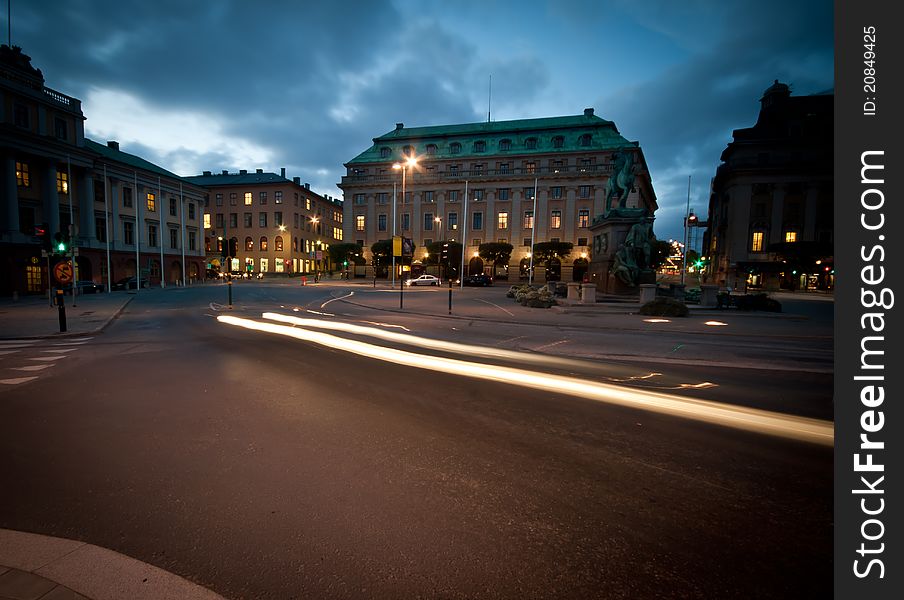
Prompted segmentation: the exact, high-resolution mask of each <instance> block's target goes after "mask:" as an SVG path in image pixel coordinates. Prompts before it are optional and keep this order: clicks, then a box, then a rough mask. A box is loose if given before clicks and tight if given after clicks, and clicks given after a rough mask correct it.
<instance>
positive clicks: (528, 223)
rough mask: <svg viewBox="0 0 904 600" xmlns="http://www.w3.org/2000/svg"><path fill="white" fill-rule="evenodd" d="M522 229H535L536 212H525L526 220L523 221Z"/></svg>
mask: <svg viewBox="0 0 904 600" xmlns="http://www.w3.org/2000/svg"><path fill="white" fill-rule="evenodd" d="M521 228H522V229H533V228H534V211H532V210H528V211H525V212H524V218H523V219H522V220H521Z"/></svg>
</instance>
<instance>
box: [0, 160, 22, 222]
mask: <svg viewBox="0 0 904 600" xmlns="http://www.w3.org/2000/svg"><path fill="white" fill-rule="evenodd" d="M3 166H4V169H3V173H2V178H3V184H2V189H3V191H4V195H5V196H6V198H7V201H6V210H5V211H4V212H3V215H2V217H3V224H2V226H0V232H6V233H8V234H9V236H10V237H12V236H15V235H16V234H17V233H18V232H19V186H18V184H17V183H16V158H15V157H14V156H6V157H5V158H4V165H3Z"/></svg>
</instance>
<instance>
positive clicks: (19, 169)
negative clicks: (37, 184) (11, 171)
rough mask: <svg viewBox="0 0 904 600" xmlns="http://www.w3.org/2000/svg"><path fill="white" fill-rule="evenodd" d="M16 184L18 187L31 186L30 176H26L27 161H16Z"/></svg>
mask: <svg viewBox="0 0 904 600" xmlns="http://www.w3.org/2000/svg"><path fill="white" fill-rule="evenodd" d="M16 185H18V186H19V187H31V178H30V177H29V176H28V163H22V162H17V163H16Z"/></svg>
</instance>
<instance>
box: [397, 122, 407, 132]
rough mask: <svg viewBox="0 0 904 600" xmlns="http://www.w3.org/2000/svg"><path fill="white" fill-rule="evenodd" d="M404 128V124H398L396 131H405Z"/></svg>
mask: <svg viewBox="0 0 904 600" xmlns="http://www.w3.org/2000/svg"><path fill="white" fill-rule="evenodd" d="M404 127H405V124H404V123H396V124H395V128H396V131H398V130H400V129H404Z"/></svg>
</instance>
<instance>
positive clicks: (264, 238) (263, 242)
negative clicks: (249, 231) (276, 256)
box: [261, 235, 267, 252]
mask: <svg viewBox="0 0 904 600" xmlns="http://www.w3.org/2000/svg"><path fill="white" fill-rule="evenodd" d="M266 251H267V236H265V235H262V236H261V252H266Z"/></svg>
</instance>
